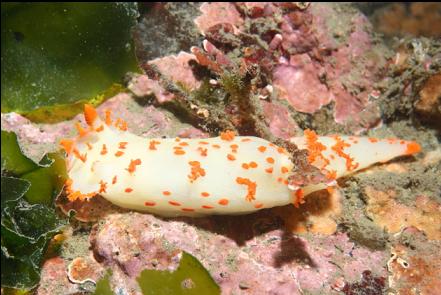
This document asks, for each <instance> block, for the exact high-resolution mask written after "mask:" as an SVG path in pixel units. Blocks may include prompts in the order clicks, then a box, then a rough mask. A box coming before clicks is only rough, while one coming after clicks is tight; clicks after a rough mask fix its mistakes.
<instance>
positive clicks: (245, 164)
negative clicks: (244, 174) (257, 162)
mask: <svg viewBox="0 0 441 295" xmlns="http://www.w3.org/2000/svg"><path fill="white" fill-rule="evenodd" d="M242 168H243V169H248V168H250V166H249V165H248V164H247V163H243V164H242Z"/></svg>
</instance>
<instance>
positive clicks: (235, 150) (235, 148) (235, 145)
mask: <svg viewBox="0 0 441 295" xmlns="http://www.w3.org/2000/svg"><path fill="white" fill-rule="evenodd" d="M230 148H231V150H232V151H233V153H235V152H237V149H238V148H239V146H238V145H237V144H232V145H230Z"/></svg>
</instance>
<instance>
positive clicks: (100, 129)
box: [95, 124, 104, 132]
mask: <svg viewBox="0 0 441 295" xmlns="http://www.w3.org/2000/svg"><path fill="white" fill-rule="evenodd" d="M103 130H104V126H103V125H102V124H101V125H100V127H98V128H97V129H95V131H96V132H101V131H103Z"/></svg>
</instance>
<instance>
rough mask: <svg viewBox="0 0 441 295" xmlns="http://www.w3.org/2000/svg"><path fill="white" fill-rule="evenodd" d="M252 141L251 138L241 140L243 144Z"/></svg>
mask: <svg viewBox="0 0 441 295" xmlns="http://www.w3.org/2000/svg"><path fill="white" fill-rule="evenodd" d="M250 140H251V139H250V138H242V139H241V141H242V142H247V141H250Z"/></svg>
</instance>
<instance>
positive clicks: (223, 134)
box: [220, 131, 235, 141]
mask: <svg viewBox="0 0 441 295" xmlns="http://www.w3.org/2000/svg"><path fill="white" fill-rule="evenodd" d="M234 137H235V133H234V131H225V132H221V134H220V138H221V139H222V140H226V141H232V140H233V139H234Z"/></svg>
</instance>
